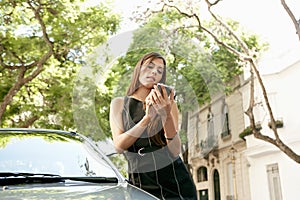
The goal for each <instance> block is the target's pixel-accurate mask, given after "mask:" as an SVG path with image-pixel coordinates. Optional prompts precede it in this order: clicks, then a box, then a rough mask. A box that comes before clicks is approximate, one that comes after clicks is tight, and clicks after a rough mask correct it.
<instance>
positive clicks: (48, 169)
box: [0, 134, 116, 177]
mask: <svg viewBox="0 0 300 200" xmlns="http://www.w3.org/2000/svg"><path fill="white" fill-rule="evenodd" d="M5 139H6V140H5ZM7 140H9V141H8V142H7ZM4 143H5V144H4ZM0 145H1V146H0V172H7V171H9V172H30V173H49V174H58V175H61V176H77V177H78V176H105V177H116V173H115V171H114V170H113V169H112V167H111V166H110V165H109V164H108V163H107V162H106V161H105V160H103V159H102V155H101V154H99V153H98V152H97V151H96V149H94V148H93V147H91V146H90V145H89V144H88V143H86V142H84V141H82V140H75V139H73V138H68V137H62V136H60V138H59V137H58V138H56V137H53V135H51V134H49V135H47V134H42V135H41V136H31V137H30V136H23V135H19V134H17V135H16V137H0Z"/></svg>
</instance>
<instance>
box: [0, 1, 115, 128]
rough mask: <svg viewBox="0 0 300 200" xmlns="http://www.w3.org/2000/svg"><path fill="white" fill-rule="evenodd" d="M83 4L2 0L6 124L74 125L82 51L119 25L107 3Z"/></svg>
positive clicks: (0, 92)
mask: <svg viewBox="0 0 300 200" xmlns="http://www.w3.org/2000/svg"><path fill="white" fill-rule="evenodd" d="M85 5H86V4H84V2H83V1H81V0H63V1H61V0H53V1H44V0H43V1H26V2H25V1H22V0H17V1H1V2H0V8H1V9H0V16H1V21H0V41H1V42H0V52H1V54H0V55H1V57H0V67H1V68H0V77H1V78H0V85H1V87H0V99H1V102H0V103H1V104H0V105H1V110H0V112H1V113H0V114H1V115H0V116H1V117H0V120H1V126H2V127H29V126H30V127H43V128H55V129H76V127H75V124H74V121H73V119H72V118H73V116H72V89H73V87H74V79H75V77H76V74H77V72H78V70H79V68H80V67H81V66H82V63H83V61H84V56H85V55H86V54H87V53H89V52H91V51H92V50H93V49H94V47H96V46H97V45H99V44H100V43H103V42H104V41H106V39H107V36H108V35H110V34H113V33H115V32H116V30H117V28H118V25H119V17H118V15H116V14H114V13H112V11H111V10H110V9H109V8H108V7H107V6H104V4H99V5H97V6H93V7H87V6H85ZM2 114H3V115H2Z"/></svg>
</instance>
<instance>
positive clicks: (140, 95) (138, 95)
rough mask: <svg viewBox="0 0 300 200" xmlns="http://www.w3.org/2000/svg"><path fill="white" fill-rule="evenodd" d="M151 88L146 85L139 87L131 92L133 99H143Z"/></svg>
mask: <svg viewBox="0 0 300 200" xmlns="http://www.w3.org/2000/svg"><path fill="white" fill-rule="evenodd" d="M150 91H151V89H149V88H146V87H140V88H138V89H137V90H136V91H135V92H134V93H133V94H132V97H133V98H135V99H138V100H140V101H145V99H146V97H147V96H148V94H149V93H150Z"/></svg>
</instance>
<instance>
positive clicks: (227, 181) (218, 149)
mask: <svg viewBox="0 0 300 200" xmlns="http://www.w3.org/2000/svg"><path fill="white" fill-rule="evenodd" d="M243 85H247V81H244V79H243V78H241V77H238V78H237V79H236V80H235V81H234V83H233V88H234V91H233V93H232V94H231V95H229V96H225V95H220V96H215V97H214V98H213V100H212V101H211V103H210V104H207V105H204V106H201V108H199V110H197V111H195V112H190V113H189V120H188V121H189V122H188V123H189V125H188V140H189V163H190V164H191V166H192V174H193V179H194V181H195V183H196V188H197V191H198V199H200V200H206V199H214V200H219V199H225V200H231V199H232V200H235V199H243V200H250V199H251V197H250V185H249V173H248V167H249V164H248V162H247V160H246V158H245V156H244V155H243V151H244V150H245V149H246V142H245V141H244V140H243V139H241V138H240V137H239V134H240V133H241V132H242V131H243V130H244V129H245V122H244V121H245V117H244V109H243V94H242V93H241V92H240V91H239V89H240V88H241V87H243Z"/></svg>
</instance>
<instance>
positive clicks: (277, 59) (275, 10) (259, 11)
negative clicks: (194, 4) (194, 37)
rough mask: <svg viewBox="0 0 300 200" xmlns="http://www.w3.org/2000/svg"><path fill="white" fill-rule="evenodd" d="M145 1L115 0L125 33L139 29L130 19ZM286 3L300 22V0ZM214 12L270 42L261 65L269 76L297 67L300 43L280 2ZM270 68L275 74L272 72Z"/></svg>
mask: <svg viewBox="0 0 300 200" xmlns="http://www.w3.org/2000/svg"><path fill="white" fill-rule="evenodd" d="M141 2H144V4H143V5H146V2H151V0H149V1H142V0H130V1H124V0H115V10H116V11H117V12H119V13H121V14H122V16H123V19H124V22H123V27H122V30H121V31H124V32H125V31H129V30H134V29H136V28H137V25H136V24H134V23H133V22H130V20H129V18H130V16H131V13H132V11H134V9H136V6H137V5H140V4H141ZM203 3H204V2H203ZM286 3H287V5H288V6H289V7H290V9H291V10H292V12H293V13H294V15H295V17H296V19H300V1H299V0H286ZM202 5H203V6H204V5H205V4H202ZM214 11H215V12H216V13H217V14H218V15H220V16H222V17H229V18H231V19H233V20H236V21H239V22H240V23H241V25H243V26H244V27H246V28H247V29H249V30H251V31H252V32H254V33H255V34H257V35H260V37H261V38H262V39H263V40H265V41H266V42H268V43H270V48H269V50H268V51H267V52H265V53H264V54H263V56H262V58H261V60H260V65H264V66H268V67H264V69H265V70H266V73H268V72H276V71H279V70H281V68H282V66H288V65H290V64H293V63H294V62H296V60H297V59H299V58H300V57H299V56H300V41H299V39H298V37H297V34H296V30H295V28H294V25H293V23H292V21H291V19H290V18H289V16H288V14H287V13H286V11H285V10H284V8H283V6H282V5H281V1H280V0H223V1H221V2H220V3H219V4H218V6H217V7H215V10H214ZM270 68H272V70H271V71H270V70H268V69H270Z"/></svg>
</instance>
